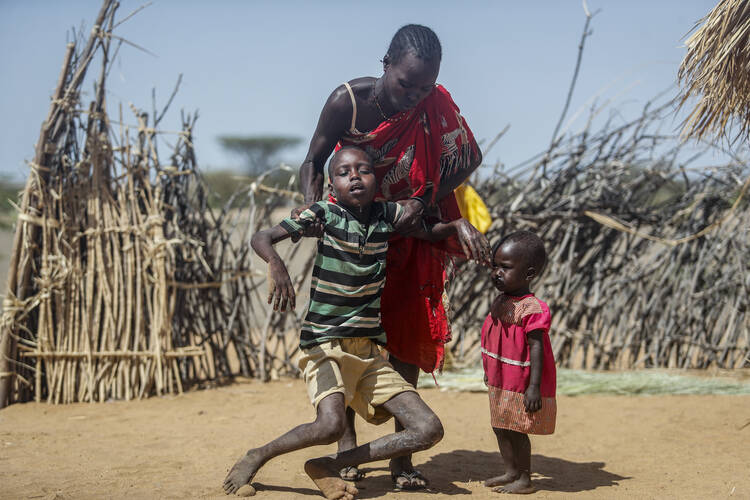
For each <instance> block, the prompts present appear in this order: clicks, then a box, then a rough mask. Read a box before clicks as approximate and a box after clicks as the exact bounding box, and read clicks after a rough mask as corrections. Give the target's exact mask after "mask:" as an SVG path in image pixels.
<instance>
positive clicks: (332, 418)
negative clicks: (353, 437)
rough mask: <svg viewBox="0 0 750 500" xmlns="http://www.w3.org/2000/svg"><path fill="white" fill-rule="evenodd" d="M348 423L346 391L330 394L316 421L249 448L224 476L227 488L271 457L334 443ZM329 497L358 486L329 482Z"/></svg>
mask: <svg viewBox="0 0 750 500" xmlns="http://www.w3.org/2000/svg"><path fill="white" fill-rule="evenodd" d="M345 426H346V413H345V406H344V395H343V394H341V393H340V392H337V393H333V394H330V395H328V396H326V397H325V398H323V399H322V400H321V401H320V403H318V411H317V417H316V418H315V421H314V422H311V423H309V424H302V425H299V426H297V427H295V428H294V429H292V430H290V431H289V432H287V433H286V434H283V435H282V436H280V437H278V438H276V439H274V440H273V441H271V442H270V443H268V444H266V445H263V446H261V447H260V448H254V449H252V450H250V451H248V452H247V453H246V454H245V456H243V457H242V458H241V459H239V460H238V461H237V463H235V464H234V466H233V467H232V469H231V470H230V471H229V474H227V477H226V479H224V485H223V487H224V491H225V492H226V493H227V494H230V493H236V492H237V490H238V489H240V488H241V487H242V486H244V485H246V484H248V483H249V482H250V481H252V479H253V477H254V476H255V474H256V473H257V472H258V470H259V469H260V468H261V467H262V466H263V465H264V464H265V463H266V462H268V461H269V460H271V459H272V458H274V457H277V456H279V455H283V454H284V453H289V452H290V451H295V450H299V449H302V448H307V447H309V446H315V445H321V444H331V443H334V442H336V440H338V439H339V437H341V435H342V434H343V433H344V427H345ZM328 490H329V491H328V493H326V492H324V493H326V496H327V497H328V498H343V499H351V498H354V495H355V494H356V493H357V489H356V488H355V487H354V486H352V485H350V484H347V483H346V482H345V481H343V480H341V479H339V482H338V483H331V484H329V485H328Z"/></svg>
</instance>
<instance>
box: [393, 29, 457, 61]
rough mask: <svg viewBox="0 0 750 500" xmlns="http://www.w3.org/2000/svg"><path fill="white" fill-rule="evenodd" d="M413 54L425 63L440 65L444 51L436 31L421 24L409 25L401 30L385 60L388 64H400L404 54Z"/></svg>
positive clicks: (397, 33) (394, 37)
mask: <svg viewBox="0 0 750 500" xmlns="http://www.w3.org/2000/svg"><path fill="white" fill-rule="evenodd" d="M408 52H412V53H413V54H414V55H415V56H417V57H418V58H420V59H422V60H424V61H435V62H437V63H440V59H441V58H442V57H443V49H442V47H441V46H440V40H439V39H438V37H437V35H436V34H435V32H434V31H432V30H431V29H430V28H428V27H427V26H422V25H421V24H407V25H406V26H403V27H402V28H401V29H399V30H398V31H397V32H396V34H395V35H393V39H392V40H391V45H390V46H389V47H388V52H387V53H386V54H385V57H384V58H383V62H384V63H386V64H398V62H399V61H400V60H401V58H402V57H404V54H406V53H408Z"/></svg>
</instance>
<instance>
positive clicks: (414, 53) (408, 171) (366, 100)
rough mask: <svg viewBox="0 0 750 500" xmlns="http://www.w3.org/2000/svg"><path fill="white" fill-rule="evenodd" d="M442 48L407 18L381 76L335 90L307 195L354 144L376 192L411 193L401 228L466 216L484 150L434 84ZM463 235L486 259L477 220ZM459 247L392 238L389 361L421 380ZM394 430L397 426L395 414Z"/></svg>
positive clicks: (402, 479) (435, 353)
mask: <svg viewBox="0 0 750 500" xmlns="http://www.w3.org/2000/svg"><path fill="white" fill-rule="evenodd" d="M441 55H442V50H441V47H440V41H439V40H438V38H437V36H436V35H435V33H434V32H433V31H432V30H431V29H429V28H427V27H425V26H420V25H415V24H410V25H407V26H404V27H403V28H401V29H400V30H398V32H397V33H396V34H395V35H394V37H393V40H392V41H391V44H390V47H389V48H388V52H387V53H386V55H385V57H383V75H382V76H381V77H380V78H374V77H362V78H356V79H354V80H351V81H349V82H347V83H345V84H343V85H341V86H340V87H338V88H337V89H336V90H334V91H333V92H332V93H331V95H330V97H329V98H328V100H327V101H326V103H325V105H324V106H323V110H322V111H321V113H320V118H319V120H318V125H317V128H316V129H315V134H314V135H313V137H312V140H311V141H310V148H309V151H308V153H307V157H306V158H305V161H304V162H303V163H302V166H301V167H300V184H301V189H302V191H303V193H304V195H305V203H306V204H309V203H314V202H316V201H318V200H320V199H321V198H322V197H323V184H324V172H325V169H324V166H325V161H326V159H327V158H328V156H329V155H330V154H331V152H332V151H333V150H334V148H336V147H341V146H344V145H348V144H354V145H358V146H359V147H361V148H363V149H365V150H366V151H367V152H368V153H370V155H371V156H372V157H373V159H374V161H375V175H376V178H377V182H378V196H379V197H381V198H385V199H388V200H390V201H400V200H407V201H406V202H405V204H404V209H405V212H404V215H403V216H402V218H401V219H400V220H399V223H398V226H399V229H400V230H402V231H403V230H406V231H407V233H408V231H409V230H410V229H416V228H417V227H419V225H420V224H421V223H422V217H427V216H435V215H437V216H439V217H440V218H442V219H447V220H455V219H458V218H460V213H459V211H458V206H457V205H456V199H455V196H454V195H453V190H454V189H455V188H456V187H458V186H459V185H460V184H461V183H462V182H463V181H464V180H466V179H467V178H468V177H469V175H470V174H471V173H472V172H473V171H474V170H475V169H476V168H477V167H478V166H479V165H480V163H481V162H482V154H481V152H480V150H479V146H478V145H477V143H476V141H475V140H474V136H473V134H472V133H471V130H470V129H469V127H468V126H467V125H466V123H465V122H464V120H463V117H461V115H460V114H459V110H458V107H457V106H456V105H455V103H453V100H452V99H451V97H450V94H448V92H447V91H446V90H445V89H444V88H442V87H441V86H439V85H436V84H435V82H436V80H437V76H438V72H439V70H440V59H441ZM457 240H458V243H460V248H461V249H462V250H463V253H464V254H465V255H466V256H467V257H468V258H471V259H473V260H476V261H481V262H483V263H485V264H487V265H489V259H490V248H489V244H488V243H487V240H486V239H485V238H484V236H483V235H482V234H481V233H479V232H478V231H477V230H476V229H475V228H474V227H473V226H472V225H471V224H469V223H468V222H466V221H464V222H462V223H461V224H460V229H459V231H458V236H457ZM458 249H459V247H458V245H454V246H453V248H450V245H448V246H436V245H434V244H430V243H428V242H424V241H420V240H417V239H415V238H408V237H406V238H403V237H396V238H394V239H392V240H391V241H389V248H388V254H387V259H388V260H387V266H386V273H387V274H386V275H387V278H386V284H385V288H384V290H383V293H382V297H381V317H382V324H383V327H384V328H385V331H386V335H387V336H388V345H387V349H388V352H389V354H390V361H391V363H392V364H393V366H394V368H395V369H396V370H397V371H398V372H399V373H400V374H401V375H402V376H403V377H404V378H405V379H406V380H407V381H408V382H410V383H411V384H413V385H415V386H416V384H417V378H418V376H419V369H420V368H421V369H422V370H424V371H426V372H433V371H434V370H435V369H436V368H439V367H440V366H441V364H442V360H443V344H444V343H445V342H447V341H448V340H449V326H448V322H447V319H446V317H445V309H444V308H443V304H442V294H443V282H444V259H445V256H446V252H450V251H453V252H454V253H455V252H457V251H458ZM348 416H349V422H350V425H349V431H348V432H347V434H346V435H345V436H344V437H343V438H342V439H341V441H339V450H340V451H343V450H346V449H350V448H353V447H354V446H355V445H356V435H355V433H354V426H353V424H354V422H353V418H354V414H353V412H349V413H348ZM396 430H397V431H398V430H401V428H400V425H399V424H398V422H396ZM390 469H391V477H392V478H393V483H394V486H395V487H396V488H398V489H420V488H424V487H426V486H427V481H426V480H425V478H424V477H422V475H421V474H420V473H419V471H417V470H416V469H414V467H413V466H412V463H411V457H404V458H401V459H395V460H392V461H391V463H390ZM341 474H342V478H344V479H348V480H357V479H359V478H361V477H362V476H361V474H360V473H359V471H358V470H357V469H356V468H354V467H350V468H347V469H344V470H342V471H341Z"/></svg>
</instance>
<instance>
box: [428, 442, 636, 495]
mask: <svg viewBox="0 0 750 500" xmlns="http://www.w3.org/2000/svg"><path fill="white" fill-rule="evenodd" d="M605 465H606V464H605V463H604V462H571V461H570V460H564V459H562V458H556V457H546V456H544V455H534V454H532V456H531V468H532V471H533V476H532V480H533V481H534V486H535V487H536V488H537V490H548V491H562V492H570V493H573V492H579V491H589V490H595V489H597V488H602V487H608V486H615V485H617V484H618V481H622V480H625V479H630V478H629V477H625V476H620V475H618V474H614V473H612V472H609V471H606V470H604V467H605ZM419 468H420V470H421V471H422V472H423V473H424V474H425V476H427V477H429V478H441V477H445V478H446V479H450V480H452V481H457V482H469V481H484V480H486V479H488V478H490V477H494V476H497V475H500V474H501V473H502V459H501V458H500V453H499V452H494V453H490V452H486V451H477V450H475V451H471V450H455V451H452V452H450V453H441V454H439V455H435V456H434V457H432V458H430V459H429V460H428V461H427V462H426V463H424V464H422V465H420V466H419ZM435 486H437V484H436V485H435ZM441 493H443V492H442V491H441ZM446 493H447V492H446Z"/></svg>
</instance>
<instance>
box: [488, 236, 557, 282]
mask: <svg viewBox="0 0 750 500" xmlns="http://www.w3.org/2000/svg"><path fill="white" fill-rule="evenodd" d="M506 243H517V244H519V245H521V246H522V247H523V249H524V255H525V256H526V262H525V263H526V264H527V265H528V266H530V267H533V268H534V269H536V275H537V276H539V275H540V274H542V271H543V270H544V266H545V265H546V264H547V252H546V250H545V249H544V242H543V241H542V239H541V238H540V237H539V236H537V235H536V234H534V233H532V232H531V231H516V232H514V233H510V234H507V235H505V236H503V237H502V238H500V240H499V241H498V242H497V243H495V245H494V246H493V247H492V257H493V258H494V257H495V254H496V253H497V251H498V250H499V249H500V247H501V246H503V245H504V244H506Z"/></svg>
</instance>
